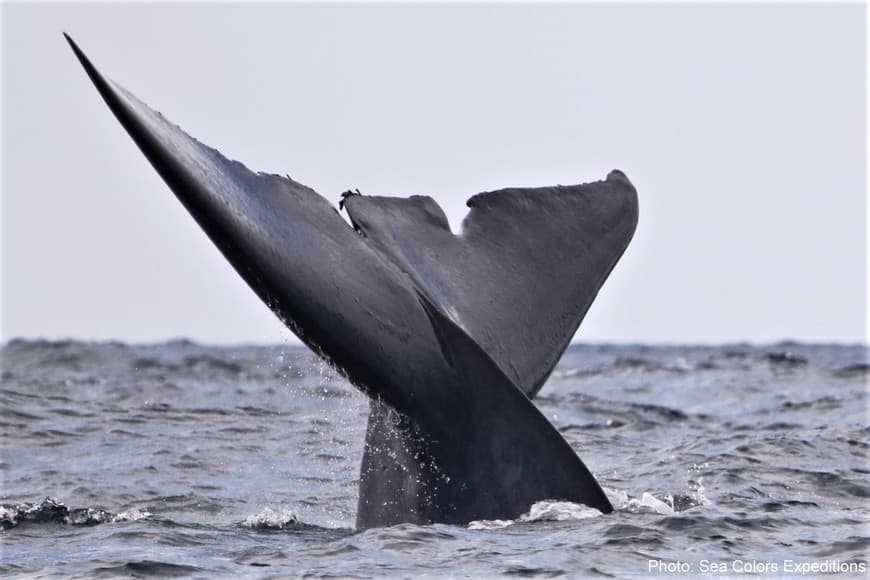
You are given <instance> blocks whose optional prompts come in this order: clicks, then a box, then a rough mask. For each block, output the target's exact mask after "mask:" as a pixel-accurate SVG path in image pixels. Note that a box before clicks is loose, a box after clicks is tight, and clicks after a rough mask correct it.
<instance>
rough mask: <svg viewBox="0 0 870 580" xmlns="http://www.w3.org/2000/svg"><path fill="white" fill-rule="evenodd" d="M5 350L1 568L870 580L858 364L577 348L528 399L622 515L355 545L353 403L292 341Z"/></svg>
mask: <svg viewBox="0 0 870 580" xmlns="http://www.w3.org/2000/svg"><path fill="white" fill-rule="evenodd" d="M0 356H2V379H0V425H2V439H0V443H2V456H0V504H2V507H0V527H2V531H0V573H6V574H13V575H14V574H22V575H29V576H36V577H41V576H63V577H68V576H78V577H82V578H90V577H100V576H105V577H115V576H134V577H146V576H184V577H188V576H189V577H203V578H210V577H215V576H229V575H232V576H235V577H252V578H265V577H276V578H278V577H281V578H283V577H296V576H305V575H308V576H326V577H330V576H332V577H349V576H355V577H381V576H397V577H444V576H448V577H457V576H462V577H478V576H483V577H489V576H496V575H507V576H522V577H526V576H544V577H552V576H566V577H574V576H577V577H584V576H615V577H632V576H635V577H638V576H663V575H668V576H676V575H681V574H687V575H691V576H699V575H705V574H706V575H710V576H716V575H719V576H734V575H741V574H745V573H751V574H753V575H757V574H765V573H767V574H773V575H781V576H787V577H807V576H815V575H819V574H826V573H829V572H837V573H840V574H843V575H851V576H855V577H862V576H864V573H866V570H867V566H868V563H867V556H868V543H870V533H868V532H870V529H868V523H870V519H868V508H870V503H868V495H870V461H868V453H870V437H868V434H870V417H868V407H867V393H868V389H867V387H868V379H870V360H868V349H867V348H866V347H863V346H838V345H804V344H795V343H782V344H776V345H769V346H750V345H745V344H736V345H724V346H718V347H652V346H642V345H633V346H610V345H578V346H573V347H571V348H570V349H569V350H568V351H567V352H566V353H565V356H564V357H563V358H562V361H561V362H560V364H559V366H558V367H557V369H556V371H555V372H554V373H553V375H552V376H551V378H550V379H549V381H548V383H547V384H546V386H545V387H544V388H543V390H542V391H541V393H540V396H539V397H538V398H537V399H536V402H537V404H538V406H539V407H540V408H541V409H542V410H543V412H544V413H545V414H546V415H547V417H549V418H550V420H551V421H552V422H553V423H554V424H555V425H556V426H557V427H558V428H559V430H560V431H561V432H562V434H563V435H564V436H565V438H566V439H567V440H568V441H569V443H571V445H572V446H573V447H574V449H576V450H577V452H578V453H579V454H580V456H581V457H582V458H583V460H584V462H585V463H586V465H587V466H588V467H589V468H590V469H591V470H592V471H593V473H595V474H596V476H597V478H598V479H599V481H600V482H601V484H602V485H603V487H604V488H605V490H606V491H607V493H608V495H609V496H610V497H611V500H612V502H613V503H614V506H615V507H616V511H615V512H614V513H613V514H608V515H602V514H600V513H598V512H597V511H595V510H591V509H589V508H585V507H583V506H578V505H572V504H560V503H556V502H540V503H538V504H536V505H534V506H529V513H527V514H526V515H524V516H523V517H521V518H519V519H518V520H516V521H501V522H498V521H496V522H472V523H471V524H469V525H468V526H462V527H455V526H446V525H432V526H413V525H401V526H395V527H391V528H385V529H372V530H367V531H365V532H361V533H357V532H355V531H354V530H353V523H354V517H355V509H356V500H357V478H358V470H359V464H360V458H361V455H362V444H363V439H364V429H365V419H366V416H367V412H368V404H367V401H366V400H365V398H364V397H363V396H362V395H360V394H359V393H357V392H356V391H355V390H354V389H353V388H352V387H351V386H350V385H349V384H348V383H347V382H346V381H345V380H344V379H343V378H342V377H341V376H340V375H339V374H337V373H336V372H335V371H333V370H332V369H330V368H329V367H328V366H327V365H325V364H323V363H322V362H320V361H319V360H318V359H317V358H316V357H315V356H314V355H312V354H311V353H310V352H309V351H307V350H306V349H304V348H302V347H295V346H288V345H277V346H265V347H262V346H257V347H254V346H239V347H209V346H202V345H198V344H194V343H191V342H188V341H174V342H168V343H164V344H154V345H128V344H121V343H84V342H75V341H64V342H45V341H22V340H13V341H11V342H9V343H7V344H6V345H5V346H4V347H3V349H2V351H0ZM494 476H497V474H494ZM862 572H863V573H862ZM826 575H827V574H826Z"/></svg>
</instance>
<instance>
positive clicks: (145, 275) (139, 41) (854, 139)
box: [2, 2, 867, 343]
mask: <svg viewBox="0 0 870 580" xmlns="http://www.w3.org/2000/svg"><path fill="white" fill-rule="evenodd" d="M864 11H865V7H864V5H863V3H862V2H855V3H852V4H848V5H842V4H841V5H811V4H796V5H769V4H768V5H752V4H724V5H690V4H645V5H628V4H613V5H601V4H567V5H566V4H558V5H546V6H543V5H515V4H508V5H461V4H460V5H457V4H441V5H438V4H430V5H390V4H378V5H340V4H328V5H316V6H311V5H299V4H289V5H287V4H283V5H282V4H269V5H258V6H253V7H252V6H245V5H240V4H229V5H214V4H212V5H167V4H103V5H100V4H97V5H94V4H91V5H80V6H75V5H62V6H61V5H10V4H8V3H7V4H4V6H3V24H2V26H3V40H2V43H3V46H2V48H3V77H2V81H3V93H2V97H3V131H2V136H3V158H2V160H3V182H2V183H3V199H2V205H3V208H2V211H3V213H2V227H3V230H2V242H3V248H2V249H3V254H2V337H3V339H4V340H5V339H9V338H12V337H15V336H26V337H40V336H41V337H48V338H61V337H75V338H83V339H110V338H112V339H121V340H126V341H153V340H164V339H168V338H173V337H189V338H193V339H195V340H199V341H204V342H209V343H238V342H276V341H280V340H284V339H286V337H287V336H289V332H288V331H286V330H284V329H283V326H281V324H280V323H279V322H277V320H275V319H274V317H273V316H272V314H271V313H270V312H269V311H268V310H267V309H266V308H265V306H263V305H262V304H261V303H260V301H259V299H257V297H256V296H255V295H254V293H253V292H252V291H251V290H249V289H248V287H247V286H246V285H245V283H244V282H243V281H242V280H241V278H240V277H239V276H238V275H237V274H236V273H235V272H234V271H233V270H232V269H231V267H230V266H229V264H228V263H226V262H225V260H224V259H223V257H222V256H221V255H220V254H219V252H218V251H217V250H216V249H215V248H214V247H213V246H212V244H211V242H210V241H209V240H208V239H207V238H206V236H205V234H204V233H202V231H200V229H199V227H198V226H197V225H196V224H195V222H194V221H193V219H192V218H190V217H189V216H188V214H187V212H186V211H185V210H184V209H183V208H182V206H181V204H180V203H179V202H178V201H177V200H176V199H175V197H174V196H173V195H172V194H171V192H170V191H169V190H168V188H167V187H166V186H165V185H164V184H163V183H162V181H161V180H160V179H159V177H158V176H157V174H156V173H155V172H154V170H153V169H152V168H151V167H150V165H149V164H148V163H147V162H146V160H145V159H144V157H143V156H142V155H141V154H140V153H139V151H138V149H136V147H135V146H134V145H133V143H132V141H131V140H130V138H129V137H128V136H127V135H126V133H125V132H124V131H123V130H122V128H121V127H120V125H119V124H118V123H117V121H116V120H115V119H114V118H113V117H112V115H111V114H110V113H109V111H108V109H107V108H106V106H105V105H104V104H103V102H102V101H101V99H100V98H99V96H98V95H97V93H96V91H95V90H94V88H93V86H92V85H91V83H90V82H89V81H88V80H87V78H86V77H85V75H84V73H83V71H82V69H81V67H80V66H79V65H78V63H77V62H76V61H75V59H74V58H73V55H72V53H71V52H70V50H69V48H68V47H67V46H66V43H65V42H64V40H63V38H62V36H61V32H62V31H67V32H69V33H70V34H71V35H72V36H73V38H75V39H76V40H77V41H78V43H79V45H80V46H81V47H82V48H83V50H84V51H85V52H86V53H87V54H88V55H89V56H90V57H91V59H92V60H93V61H94V63H95V64H96V66H97V67H98V68H100V69H101V70H102V71H103V72H104V73H105V74H107V75H108V76H110V77H112V78H113V79H114V80H116V81H117V82H119V83H120V84H122V85H124V86H125V87H126V88H128V89H129V90H131V91H132V92H133V93H135V94H136V95H138V96H139V97H140V98H142V99H143V100H144V101H145V102H147V103H148V104H150V105H151V106H152V107H154V108H155V109H158V110H160V111H162V112H163V113H164V114H165V115H166V116H167V117H169V118H170V119H171V120H173V121H174V122H176V123H178V124H180V125H181V126H182V128H184V129H185V130H186V131H187V132H188V133H190V134H191V135H194V136H195V137H197V138H199V139H200V140H201V141H203V142H205V143H208V144H210V145H212V146H215V147H217V148H219V149H221V150H222V151H223V152H224V153H225V154H227V155H228V156H229V157H231V158H236V159H239V160H242V161H244V162H245V163H246V164H247V165H248V167H250V168H252V169H256V170H264V171H270V172H275V173H282V174H283V173H289V174H290V175H291V176H293V177H294V179H296V180H298V181H301V182H302V183H305V184H306V185H309V186H311V187H313V188H314V189H315V190H317V191H319V192H320V193H321V194H322V195H324V196H326V197H327V198H328V199H330V200H332V201H333V202H335V201H337V200H338V197H339V193H340V192H341V191H343V190H346V189H348V188H359V189H360V190H362V191H363V192H364V193H371V194H382V195H399V196H404V195H410V194H429V195H431V196H433V197H434V198H435V199H436V200H437V201H438V202H439V203H440V204H441V205H442V207H443V208H444V209H445V211H446V213H447V215H448V217H449V219H450V221H451V224H452V225H453V227H454V230H456V228H458V226H459V223H460V222H461V220H462V217H463V216H464V215H465V212H466V207H465V200H466V199H467V198H468V197H470V196H471V195H473V194H475V193H477V192H479V191H484V190H492V189H498V188H502V187H507V186H542V185H552V184H556V183H562V184H569V183H579V182H584V181H593V180H598V179H603V178H604V176H605V175H606V174H607V172H608V171H609V170H611V169H613V168H620V169H622V170H623V171H625V172H626V174H627V175H628V176H629V178H630V179H631V180H632V181H633V182H634V184H635V185H636V187H637V189H638V192H639V199H640V223H639V226H638V230H637V233H636V235H635V237H634V240H633V242H632V243H631V245H630V246H629V249H628V251H627V252H626V254H625V256H624V257H623V259H622V261H621V262H620V263H619V264H618V265H617V267H616V269H615V270H614V272H613V274H612V276H611V278H610V279H609V281H608V282H607V283H606V284H605V286H604V288H603V289H602V291H601V293H600V295H599V297H598V299H597V301H596V302H595V304H594V305H593V306H592V308H591V310H590V312H589V314H588V316H587V318H586V320H585V321H584V323H583V325H582V326H581V328H580V331H579V332H578V334H577V336H576V337H575V340H578V341H618V342H625V341H632V342H680V343H688V342H726V341H728V342H730V341H744V340H745V341H752V342H770V341H777V340H782V339H796V340H804V341H840V342H857V341H865V340H866V327H867V314H866V299H867V296H866V269H867V245H866V225H867V224H866V221H867V211H866V207H865V205H866V153H867V151H866V122H865V114H866V113H865V99H866V94H865V91H866V78H865V70H866V69H865V45H864V41H865V39H864V37H865V22H866V21H865V14H864Z"/></svg>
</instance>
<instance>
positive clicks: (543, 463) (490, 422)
mask: <svg viewBox="0 0 870 580" xmlns="http://www.w3.org/2000/svg"><path fill="white" fill-rule="evenodd" d="M66 38H67V40H68V41H69V43H70V46H71V47H72V49H73V52H74V53H75V55H76V57H77V58H78V60H79V62H80V63H81V64H82V66H83V67H84V69H85V72H86V73H87V75H88V77H89V78H90V79H91V81H92V82H93V83H94V85H95V86H96V88H97V90H98V92H99V93H100V95H101V96H102V97H103V99H104V101H105V102H106V104H107V105H108V107H109V109H110V110H111V112H112V113H113V114H114V115H115V117H116V118H117V119H118V121H119V122H120V123H121V125H122V126H123V127H124V129H125V130H126V131H127V133H128V134H129V135H130V136H131V138H132V139H133V140H134V142H135V143H136V145H137V146H138V147H139V148H140V150H141V151H142V153H143V154H144V155H145V157H146V158H147V159H148V161H149V162H150V163H151V165H152V166H153V167H154V168H155V170H156V171H157V172H158V173H159V174H160V176H161V177H162V178H163V180H164V181H165V182H166V184H167V185H168V186H169V188H170V189H171V190H172V191H173V192H174V194H175V195H176V197H177V198H178V199H179V201H180V202H181V203H182V205H183V206H184V208H185V209H186V210H187V211H188V212H190V214H191V215H192V216H193V217H194V219H195V220H196V221H197V223H198V224H199V226H200V227H201V228H202V229H203V231H204V232H205V234H206V235H207V236H208V237H209V238H210V239H211V240H212V242H214V244H215V245H216V246H217V248H218V250H219V251H220V252H221V253H222V254H223V255H224V256H225V257H226V259H227V260H228V261H229V262H230V264H232V266H233V267H234V268H235V269H236V271H237V272H238V273H239V274H240V275H241V276H242V278H243V279H244V280H245V281H246V282H247V284H248V285H249V286H250V287H251V289H252V290H253V291H254V292H255V293H256V294H257V295H258V296H259V297H260V298H261V299H262V300H263V301H264V302H265V303H266V304H267V306H268V307H269V308H270V309H272V310H273V311H274V312H275V314H276V315H277V316H278V317H279V318H280V319H281V320H282V321H283V322H284V323H285V324H286V325H287V326H288V327H289V328H290V329H291V330H293V331H294V332H296V333H297V334H298V335H299V337H300V339H301V340H302V341H303V342H304V343H305V344H306V345H308V346H309V347H310V348H312V350H314V351H315V352H316V353H318V354H320V355H321V356H323V357H324V358H326V359H327V360H328V361H329V362H330V363H331V364H333V365H334V366H335V367H336V368H337V369H338V370H339V371H340V372H341V373H342V374H343V375H344V376H346V377H347V378H348V380H349V381H350V382H351V383H352V384H353V385H355V386H356V387H358V388H359V389H360V390H361V391H363V392H364V393H366V394H367V395H369V396H370V397H371V399H372V403H371V410H370V414H369V418H368V426H367V428H366V446H365V451H364V453H363V460H362V466H361V469H360V484H359V487H360V492H359V493H360V496H359V505H358V511H357V527H358V528H360V529H363V528H370V527H375V526H388V525H393V524H398V523H403V522H411V523H418V524H428V523H433V522H443V523H448V524H466V523H468V522H469V521H473V520H484V519H486V520H494V519H514V518H516V517H518V516H520V515H521V514H523V513H524V512H526V511H528V509H529V508H530V506H531V505H532V504H533V503H535V502H537V501H541V500H545V499H547V500H561V501H570V502H575V503H581V504H586V505H588V506H591V507H594V508H596V509H598V510H600V511H602V512H610V511H612V509H613V508H612V506H611V505H610V502H609V501H608V499H607V497H606V496H605V494H604V492H603V491H602V489H601V487H600V486H599V484H598V482H597V481H596V480H595V478H594V477H593V475H592V474H591V472H590V471H589V470H588V469H587V468H586V466H585V465H584V464H583V462H582V461H581V460H580V458H579V457H578V455H577V453H576V452H575V450H574V449H572V448H571V446H570V445H569V444H568V443H567V442H566V441H565V439H564V438H563V437H562V435H561V434H560V433H559V432H558V431H557V430H556V429H555V428H554V427H553V425H552V424H550V422H549V421H548V420H547V419H546V418H545V417H544V416H543V415H542V414H541V412H540V411H539V410H538V409H537V408H536V407H535V405H534V404H533V403H532V400H531V399H532V398H534V396H535V394H536V393H537V392H538V390H539V389H540V388H541V386H542V385H543V384H544V382H545V381H546V379H547V377H548V376H549V375H550V373H551V372H552V370H553V368H554V367H555V365H556V363H557V362H558V361H559V358H560V357H561V355H562V353H563V352H564V350H565V348H566V347H567V346H568V344H569V342H570V340H571V338H572V336H573V335H574V333H575V331H576V330H577V328H578V326H579V324H580V322H581V320H582V319H583V317H584V316H585V314H586V312H587V310H588V309H589V306H590V305H591V304H592V301H593V300H594V298H595V296H596V295H597V294H598V291H599V290H600V288H601V286H602V284H603V283H604V281H605V280H606V279H607V277H608V275H609V274H610V272H611V270H612V269H613V267H614V266H615V264H616V263H617V261H618V260H619V258H620V256H621V255H622V253H623V252H624V250H625V248H626V247H627V246H628V243H629V241H630V240H631V237H632V235H633V234H634V231H635V228H636V225H637V216H638V205H637V193H636V191H635V189H634V187H633V186H632V185H631V183H630V182H629V181H628V179H627V178H626V177H625V175H624V174H623V173H622V172H621V171H612V172H611V173H610V174H609V175H608V176H607V178H606V179H605V180H602V181H594V182H590V183H584V184H578V185H569V186H558V187H557V186H551V187H539V188H507V189H501V190H497V191H490V192H485V193H480V194H477V195H475V196H473V197H472V198H471V199H470V200H469V201H468V203H467V205H468V206H469V208H470V209H469V211H468V214H467V216H466V217H465V220H464V221H463V223H462V230H461V234H460V235H456V234H454V233H453V232H451V231H450V228H449V224H448V223H447V218H446V216H445V214H444V211H443V210H442V209H441V208H440V207H439V206H438V204H437V203H436V202H435V200H433V199H432V198H429V197H425V196H418V197H411V198H396V197H381V196H369V195H365V196H363V195H360V194H359V191H358V190H356V191H354V192H351V191H347V192H345V193H343V194H342V196H341V201H340V202H339V208H340V209H341V210H345V211H347V212H348V215H349V217H350V219H351V223H352V224H353V227H351V226H349V225H348V224H347V222H345V221H344V219H343V218H342V217H341V216H340V215H339V214H338V212H337V211H336V210H335V206H334V205H333V204H331V203H329V202H328V201H327V200H326V199H324V198H323V197H321V196H320V195H318V194H317V193H316V192H314V190H312V189H311V188H309V187H306V186H304V185H302V184H300V183H297V182H295V181H292V180H289V181H288V180H284V179H283V178H277V179H276V177H275V176H270V175H267V174H260V173H255V172H252V171H250V170H248V169H247V168H245V167H244V166H243V165H242V164H241V163H237V162H234V161H231V160H229V159H227V158H226V157H224V155H222V154H221V153H220V152H218V151H217V150H215V149H212V148H210V147H208V146H206V145H204V144H202V143H199V142H198V141H196V140H194V139H193V138H192V137H190V136H189V135H187V134H186V133H184V131H182V130H181V129H180V128H179V127H177V126H176V125H173V124H172V123H170V122H169V121H167V120H166V119H164V118H163V117H162V116H160V115H158V114H157V113H155V111H154V110H153V109H151V108H150V107H148V106H147V105H146V104H144V103H143V102H141V101H140V100H138V99H137V98H136V97H135V96H133V95H132V94H131V93H130V92H128V91H126V90H124V89H122V88H121V87H120V86H119V85H117V84H115V83H114V82H113V81H110V80H108V79H106V78H105V77H103V76H102V75H101V73H100V72H99V71H98V70H97V69H96V68H95V67H94V66H93V65H92V64H91V62H90V61H89V60H88V58H87V57H86V56H85V54H84V53H83V52H82V51H81V50H80V49H79V48H78V47H77V46H76V45H75V43H74V42H73V41H72V39H70V38H69V37H68V36H67V37H66ZM185 90H194V91H195V90H196V88H195V87H190V88H187V89H185ZM203 98H208V95H205V94H204V95H203ZM108 170H109V171H111V169H108ZM288 179H289V178H288ZM288 192H290V193H292V195H287V193H288ZM360 225H362V226H364V227H363V228H360ZM360 229H363V230H364V232H361V233H364V234H365V236H361V235H358V233H357V232H356V231H355V230H360ZM336 289H340V290H341V291H340V292H337V291H336ZM342 295H344V296H348V295H352V296H353V297H354V299H353V300H342V299H341V296H342ZM566 313H568V314H567V315H566ZM391 413H392V414H393V415H394V416H399V417H401V418H402V421H401V423H402V425H398V426H397V425H395V424H393V422H391V418H390V417H391ZM419 457H425V458H427V460H426V461H423V462H421V461H419V460H418V459H417V458H419Z"/></svg>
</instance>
